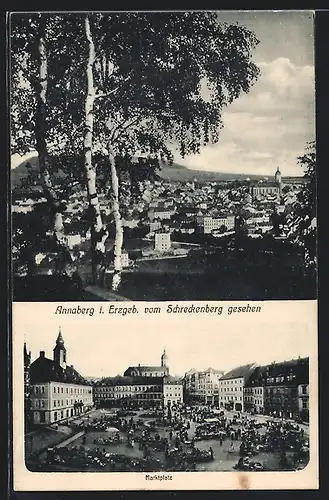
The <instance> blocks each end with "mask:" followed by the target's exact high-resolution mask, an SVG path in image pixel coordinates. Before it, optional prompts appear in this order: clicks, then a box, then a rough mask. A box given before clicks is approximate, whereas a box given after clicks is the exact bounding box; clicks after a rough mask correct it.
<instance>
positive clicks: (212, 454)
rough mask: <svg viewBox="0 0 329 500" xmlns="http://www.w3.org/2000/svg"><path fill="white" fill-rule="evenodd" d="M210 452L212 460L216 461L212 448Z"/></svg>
mask: <svg viewBox="0 0 329 500" xmlns="http://www.w3.org/2000/svg"><path fill="white" fill-rule="evenodd" d="M209 451H210V456H211V460H214V450H213V449H212V447H211V446H210V448H209Z"/></svg>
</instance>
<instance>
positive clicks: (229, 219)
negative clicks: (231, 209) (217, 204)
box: [203, 214, 235, 234]
mask: <svg viewBox="0 0 329 500" xmlns="http://www.w3.org/2000/svg"><path fill="white" fill-rule="evenodd" d="M234 225H235V216H234V215H232V214H228V215H223V216H218V217H213V216H211V215H206V216H205V217H204V218H203V232H204V233H205V234H211V233H212V231H214V230H216V229H219V228H220V227H222V226H225V227H226V229H227V230H228V231H230V230H232V229H234Z"/></svg>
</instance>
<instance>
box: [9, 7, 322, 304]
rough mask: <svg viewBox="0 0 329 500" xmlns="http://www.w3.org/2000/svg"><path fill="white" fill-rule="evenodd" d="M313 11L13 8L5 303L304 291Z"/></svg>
mask: <svg viewBox="0 0 329 500" xmlns="http://www.w3.org/2000/svg"><path fill="white" fill-rule="evenodd" d="M314 16H315V15H314V13H313V12H312V11H275V12H270V11H268V12H267V11H186V12H184V11H177V12H169V11H167V12H158V11H157V12H152V11H150V12H128V11H126V12H72V13H68V12H65V13H61V12H35V13H33V12H27V13H24V12H12V13H11V14H10V15H9V17H8V46H9V49H8V65H7V75H8V78H7V81H8V97H9V100H8V102H9V118H10V166H9V171H10V186H11V274H12V297H13V301H24V302H27V301H31V302H39V301H42V302H45V301H46V302H47V301H94V300H95V301H173V300H175V301H189V300H200V301H203V300H204V301H215V300H314V299H316V297H317V259H316V241H317V222H316V143H315V69H314Z"/></svg>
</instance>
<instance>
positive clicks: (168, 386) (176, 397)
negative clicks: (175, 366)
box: [163, 376, 183, 408]
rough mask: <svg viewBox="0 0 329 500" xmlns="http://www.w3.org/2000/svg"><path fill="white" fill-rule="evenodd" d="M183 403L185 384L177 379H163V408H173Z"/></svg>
mask: <svg viewBox="0 0 329 500" xmlns="http://www.w3.org/2000/svg"><path fill="white" fill-rule="evenodd" d="M182 403H183V382H182V379H180V378H177V377H170V376H169V377H164V379H163V406H164V407H165V408H167V407H173V406H179V405H181V404H182Z"/></svg>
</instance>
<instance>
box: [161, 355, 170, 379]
mask: <svg viewBox="0 0 329 500" xmlns="http://www.w3.org/2000/svg"><path fill="white" fill-rule="evenodd" d="M161 366H162V368H165V370H164V371H165V374H166V375H169V367H168V356H167V353H166V349H164V350H163V353H162V356H161Z"/></svg>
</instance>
